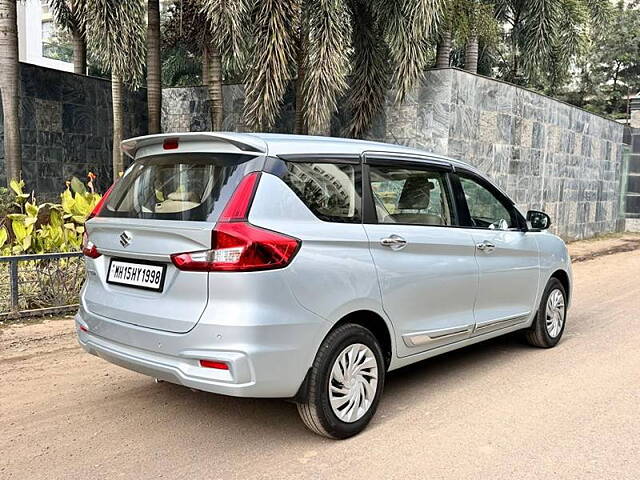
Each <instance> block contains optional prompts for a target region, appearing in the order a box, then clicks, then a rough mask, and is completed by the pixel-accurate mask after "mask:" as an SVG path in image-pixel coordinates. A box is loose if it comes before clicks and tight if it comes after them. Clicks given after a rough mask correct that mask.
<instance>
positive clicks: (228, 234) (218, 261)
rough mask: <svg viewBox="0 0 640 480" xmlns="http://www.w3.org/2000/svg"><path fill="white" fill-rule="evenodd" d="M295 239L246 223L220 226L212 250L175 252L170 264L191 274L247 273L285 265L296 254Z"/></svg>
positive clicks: (214, 236)
mask: <svg viewBox="0 0 640 480" xmlns="http://www.w3.org/2000/svg"><path fill="white" fill-rule="evenodd" d="M299 246H300V241H299V240H298V239H297V238H293V237H290V236H288V235H284V234H282V233H277V232H273V231H271V230H266V229H264V228H260V227H256V226H254V225H251V224H250V223H247V222H228V223H219V224H218V225H216V228H215V229H214V231H213V238H212V245H211V247H212V248H211V250H202V251H198V252H188V253H176V254H174V255H171V261H172V262H173V264H174V265H175V266H176V267H177V268H178V269H180V270H186V271H192V272H215V271H226V272H248V271H256V270H271V269H274V268H282V267H285V266H287V265H288V264H289V263H290V262H291V260H293V257H294V256H295V254H296V253H297V251H298V248H299Z"/></svg>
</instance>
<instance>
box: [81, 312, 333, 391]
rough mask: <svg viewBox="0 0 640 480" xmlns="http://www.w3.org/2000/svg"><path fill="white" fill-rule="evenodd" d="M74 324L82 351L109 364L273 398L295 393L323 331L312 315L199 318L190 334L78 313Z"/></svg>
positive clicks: (207, 388) (323, 326)
mask: <svg viewBox="0 0 640 480" xmlns="http://www.w3.org/2000/svg"><path fill="white" fill-rule="evenodd" d="M308 315H312V314H310V313H309V312H307V316H308ZM75 320H76V332H77V337H78V342H79V343H80V345H81V346H82V348H84V349H85V350H86V351H87V352H89V353H91V354H93V355H96V356H98V357H100V358H102V359H104V360H107V361H108V362H111V363H113V364H116V365H119V366H121V367H124V368H127V369H129V370H133V371H135V372H139V373H142V374H144V375H148V376H150V377H155V378H158V379H161V380H164V381H167V382H171V383H176V384H179V385H184V386H186V387H190V388H195V389H198V390H203V391H206V392H212V393H219V394H222V395H230V396H236V397H272V398H290V397H293V396H295V394H296V392H297V391H298V389H299V387H300V385H301V384H302V382H303V381H304V377H305V375H306V373H307V371H308V369H309V367H310V365H311V363H312V361H313V358H314V357H315V353H316V349H317V347H318V345H319V344H320V342H321V340H322V338H324V335H325V334H326V330H327V329H328V327H329V325H328V324H327V322H325V321H323V320H320V319H319V318H318V317H313V318H309V317H307V318H306V320H311V321H306V322H305V321H303V322H302V323H300V322H297V323H296V324H285V323H278V324H273V323H272V324H268V323H267V324H264V323H261V324H259V325H247V324H246V323H245V324H244V325H234V326H230V325H228V324H227V325H214V324H208V323H206V321H202V320H201V321H200V322H199V323H198V324H197V325H196V327H194V328H193V329H192V330H191V331H190V332H188V333H184V334H175V333H169V332H161V331H158V330H153V329H149V328H145V327H138V326H135V325H131V324H127V323H123V322H118V321H115V320H111V319H108V318H106V317H101V316H99V315H95V314H93V313H89V312H87V311H86V310H85V309H84V308H80V311H79V312H78V314H77V315H76V319H75ZM81 327H82V328H81ZM200 360H214V361H218V362H224V363H226V364H227V365H228V366H229V369H228V370H220V369H214V368H205V367H201V366H200Z"/></svg>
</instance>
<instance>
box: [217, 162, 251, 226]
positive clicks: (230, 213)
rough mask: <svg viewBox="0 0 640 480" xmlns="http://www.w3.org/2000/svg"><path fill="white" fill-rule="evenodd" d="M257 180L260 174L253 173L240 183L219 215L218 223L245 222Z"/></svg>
mask: <svg viewBox="0 0 640 480" xmlns="http://www.w3.org/2000/svg"><path fill="white" fill-rule="evenodd" d="M259 180H260V172H253V173H250V174H249V175H247V176H246V177H244V178H243V179H242V180H241V181H240V184H239V185H238V186H237V187H236V189H235V191H234V192H233V195H232V196H231V198H230V199H229V203H227V205H226V206H225V207H224V210H223V211H222V213H221V214H220V218H218V222H241V221H245V220H247V216H248V215H249V209H250V208H251V202H253V197H254V195H255V193H256V189H257V188H258V181H259Z"/></svg>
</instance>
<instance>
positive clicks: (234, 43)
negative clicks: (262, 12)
mask: <svg viewBox="0 0 640 480" xmlns="http://www.w3.org/2000/svg"><path fill="white" fill-rule="evenodd" d="M250 10H251V4H250V2H249V0H204V1H203V6H202V12H203V13H204V14H205V16H206V18H207V20H208V25H209V29H210V32H211V40H212V42H213V44H214V46H215V48H216V49H217V50H218V51H219V52H220V55H222V60H223V63H224V67H225V69H226V70H232V71H238V70H240V69H242V68H244V66H245V60H246V56H247V37H248V35H247V29H248V20H249V13H250Z"/></svg>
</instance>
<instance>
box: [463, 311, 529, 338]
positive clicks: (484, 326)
mask: <svg viewBox="0 0 640 480" xmlns="http://www.w3.org/2000/svg"><path fill="white" fill-rule="evenodd" d="M529 315H531V312H524V313H519V314H517V315H509V316H508V317H502V318H497V319H494V320H489V321H487V322H482V323H478V324H476V328H475V329H474V333H486V332H490V331H491V330H498V329H500V328H506V327H511V326H512V325H516V324H518V323H522V322H526V321H527V318H529Z"/></svg>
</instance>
